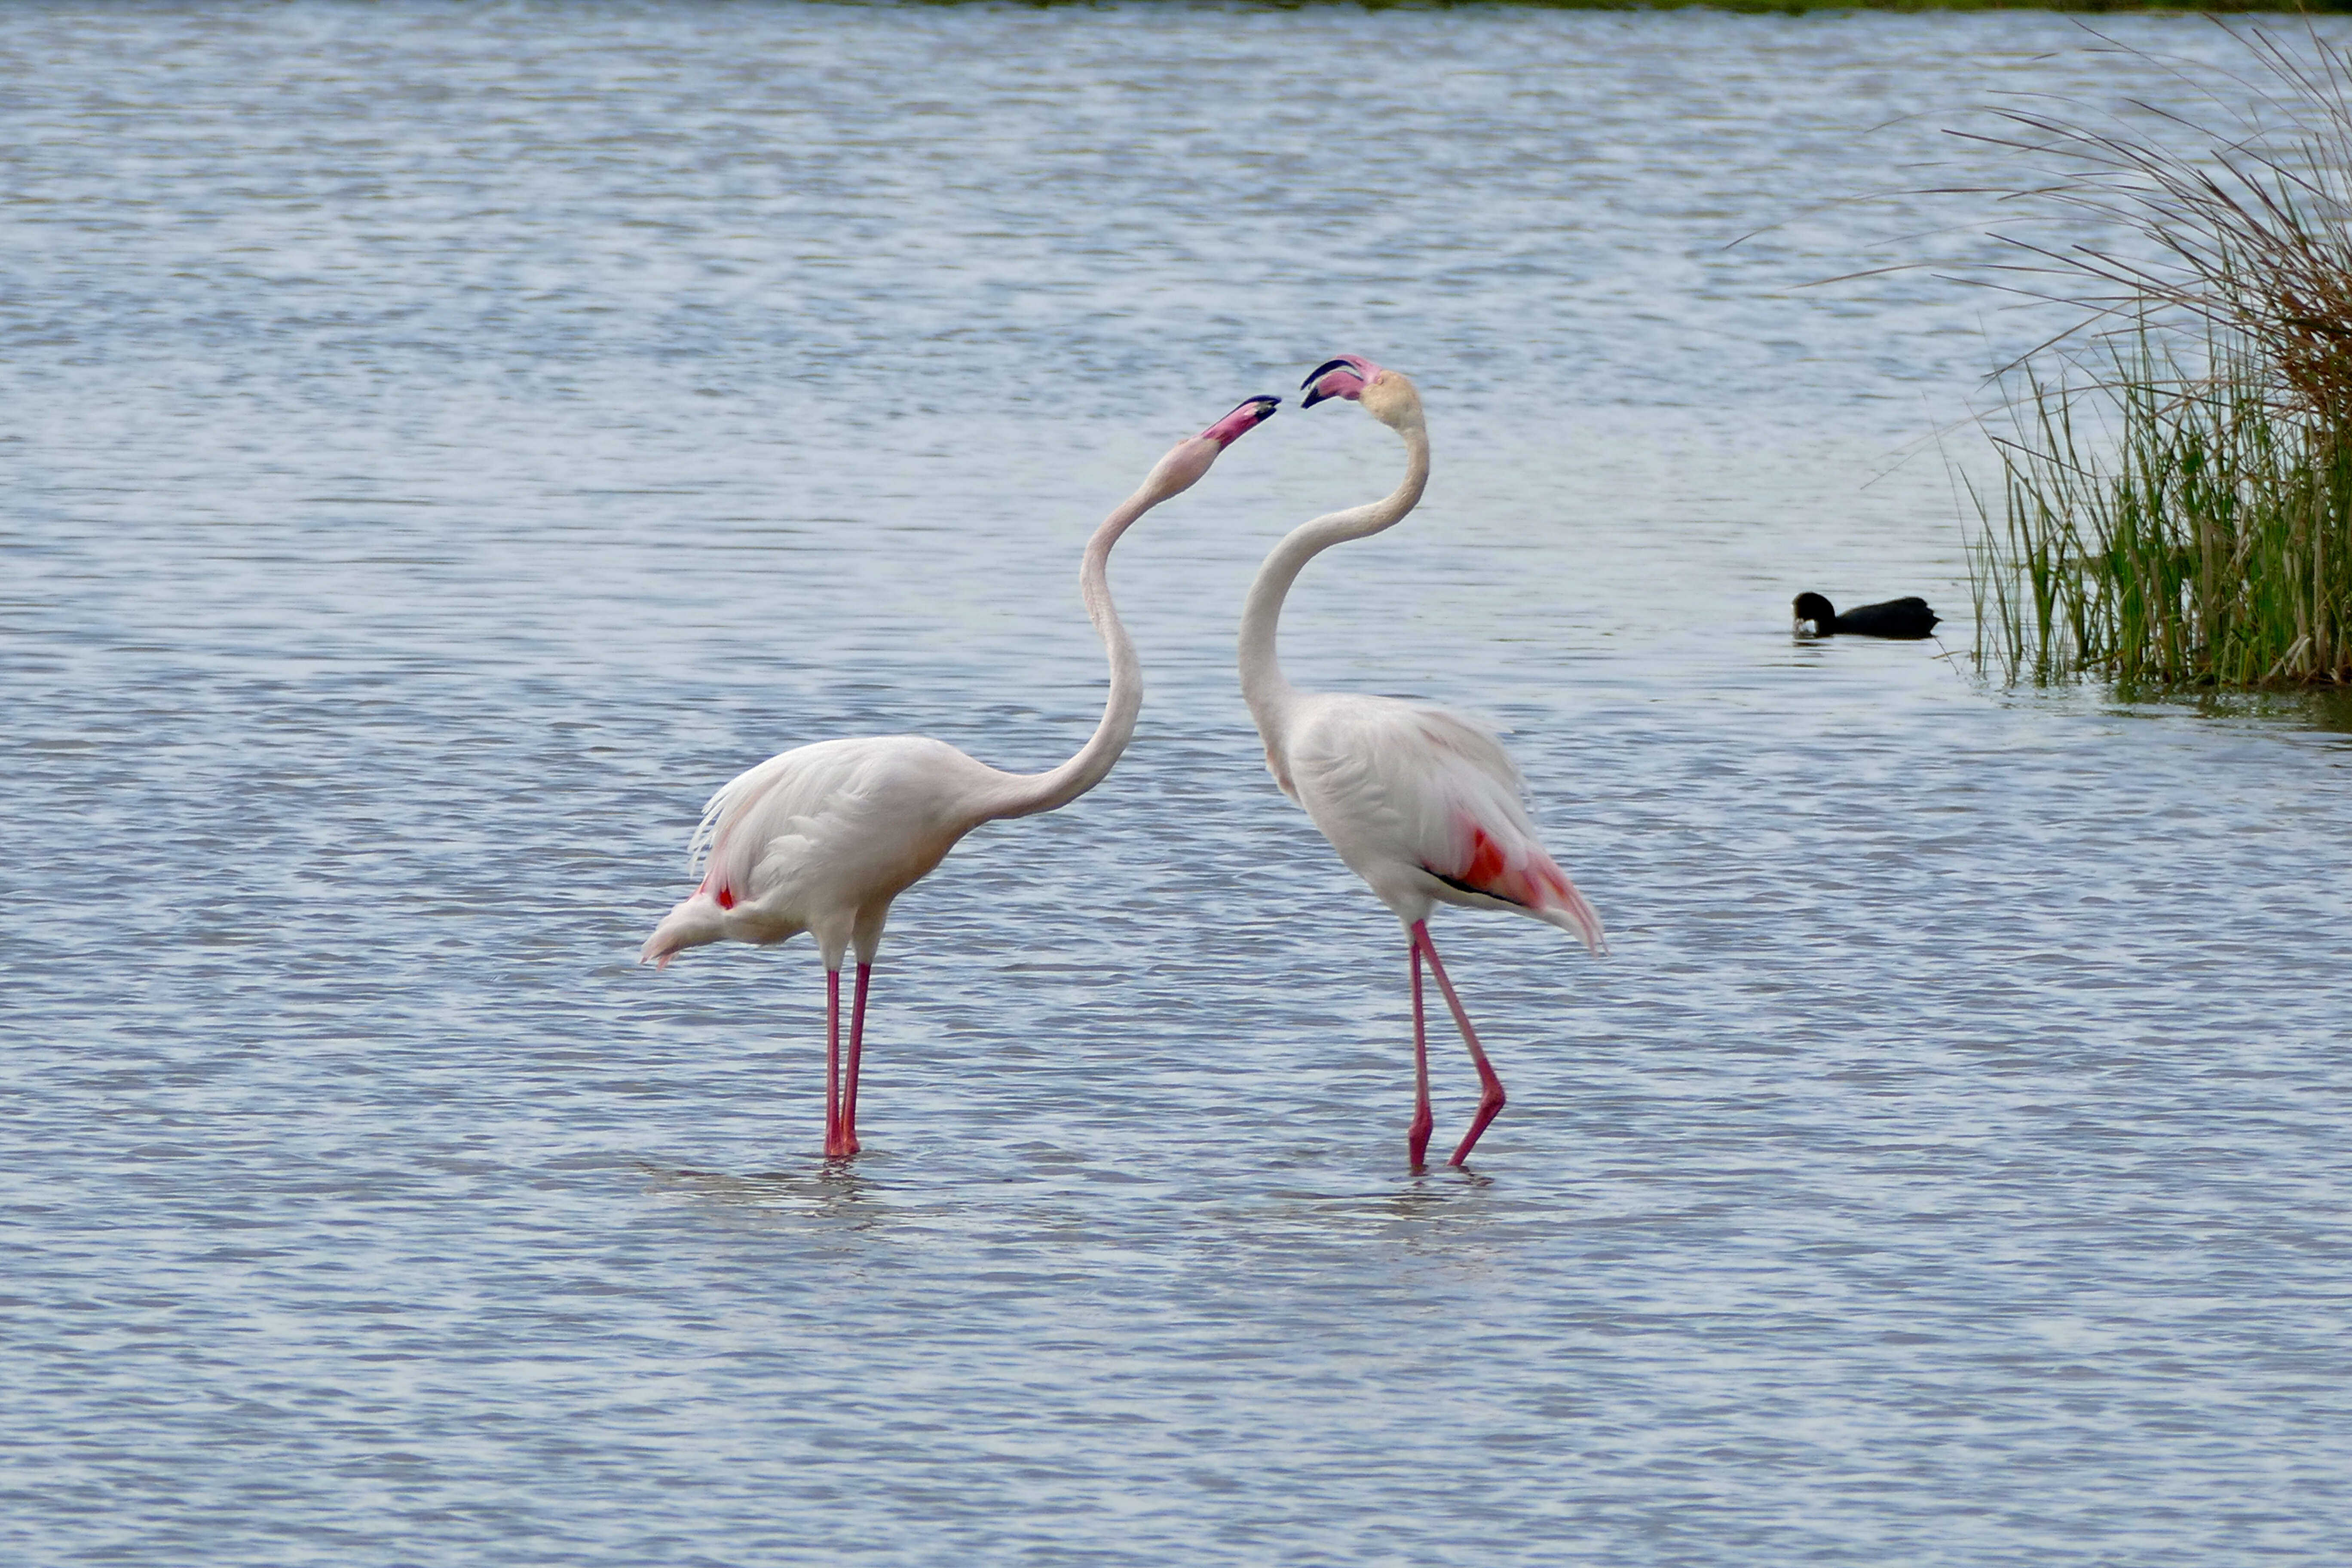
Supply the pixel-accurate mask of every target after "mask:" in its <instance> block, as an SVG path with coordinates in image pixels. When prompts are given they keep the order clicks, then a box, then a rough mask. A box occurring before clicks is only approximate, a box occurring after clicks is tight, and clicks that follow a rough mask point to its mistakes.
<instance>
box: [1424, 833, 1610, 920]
mask: <svg viewBox="0 0 2352 1568" xmlns="http://www.w3.org/2000/svg"><path fill="white" fill-rule="evenodd" d="M1468 826H1469V828H1470V859H1469V863H1468V864H1467V865H1465V866H1464V867H1463V868H1461V869H1460V870H1459V871H1456V872H1454V873H1451V874H1448V873H1446V872H1444V871H1441V870H1439V869H1437V868H1435V867H1433V866H1432V867H1426V868H1424V869H1426V870H1427V871H1428V872H1429V874H1430V875H1431V876H1433V877H1434V878H1436V879H1438V880H1439V881H1441V882H1444V883H1446V884H1447V885H1449V886H1451V887H1455V888H1459V889H1462V890H1463V891H1464V892H1465V893H1484V894H1486V897H1488V898H1490V899H1500V900H1502V901H1503V902H1505V903H1507V904H1517V905H1519V906H1520V907H1521V908H1523V909H1531V910H1540V909H1548V908H1550V907H1551V906H1553V905H1555V904H1560V903H1565V902H1567V901H1568V900H1570V898H1571V897H1572V896H1573V895H1572V894H1571V892H1570V887H1569V881H1568V879H1567V878H1566V877H1565V876H1563V875H1561V873H1560V869H1559V867H1557V866H1555V865H1553V864H1552V863H1551V861H1550V859H1549V858H1548V857H1547V856H1545V855H1544V854H1543V853H1542V852H1541V851H1537V852H1536V853H1533V854H1531V855H1529V856H1528V858H1527V859H1526V861H1525V862H1524V863H1523V864H1521V865H1518V866H1513V865H1512V864H1511V863H1510V859H1509V858H1508V857H1507V856H1506V855H1505V854H1504V853H1503V847H1502V846H1501V845H1499V844H1497V843H1496V842H1495V839H1494V836H1493V835H1491V834H1489V833H1488V832H1487V831H1486V829H1485V828H1483V827H1481V826H1478V825H1477V824H1475V823H1471V824H1469V825H1468Z"/></svg>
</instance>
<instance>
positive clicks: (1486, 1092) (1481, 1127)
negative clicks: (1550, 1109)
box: [1412, 921, 1503, 1165]
mask: <svg viewBox="0 0 2352 1568" xmlns="http://www.w3.org/2000/svg"><path fill="white" fill-rule="evenodd" d="M1412 933H1413V936H1414V937H1415V938H1416V939H1417V940H1418V941H1419V942H1420V943H1421V948H1422V951H1423V952H1426V953H1428V954H1429V972H1430V973H1432V974H1433V975H1435V976H1436V977H1437V989H1438V990H1439V991H1440V992H1441V993H1443V994H1444V997H1445V1005H1447V1006H1448V1007H1450V1008H1452V1009H1453V1010H1454V1026H1455V1027H1456V1028H1458V1029H1460V1030H1461V1031H1462V1043H1463V1044H1464V1045H1465V1046H1467V1047H1470V1060H1471V1061H1472V1063H1473V1064H1475V1066H1476V1067H1477V1068H1478V1082H1479V1084H1480V1086H1481V1090H1482V1091H1481V1093H1480V1094H1479V1096H1478V1114H1477V1115H1475V1116H1474V1117H1472V1118H1471V1119H1470V1131H1467V1132H1465V1133H1464V1134H1463V1135H1462V1142H1461V1145H1460V1146H1459V1147H1458V1148H1456V1149H1455V1150H1454V1158H1453V1159H1451V1160H1450V1161H1448V1162H1447V1163H1448V1164H1454V1165H1458V1164H1460V1163H1462V1162H1463V1161H1465V1160H1466V1159H1468V1158H1469V1157H1470V1151H1471V1150H1472V1149H1473V1148H1475V1147H1476V1146H1477V1142H1478V1135H1479V1134H1480V1133H1482V1132H1484V1131H1486V1123H1488V1122H1489V1121H1494V1120H1495V1118H1496V1115H1497V1114H1499V1113H1500V1112H1501V1110H1502V1109H1503V1080H1502V1079H1499V1078H1496V1076H1495V1068H1494V1065H1493V1064H1492V1063H1490V1062H1488V1061H1487V1060H1486V1052H1485V1051H1483V1050H1481V1049H1479V1047H1478V1033H1477V1031H1476V1030H1475V1029H1473V1028H1471V1026H1470V1015H1469V1014H1467V1013H1465V1012H1464V1011H1463V1010H1462V998H1461V997H1459V996H1456V995H1455V994H1454V982H1453V981H1451V980H1448V979H1447V978H1446V977H1445V964H1444V961H1443V960H1441V959H1440V958H1439V957H1438V956H1437V944H1436V943H1435V942H1432V941H1430V940H1429V927H1428V925H1427V924H1426V923H1424V922H1423V921H1413V922H1412Z"/></svg>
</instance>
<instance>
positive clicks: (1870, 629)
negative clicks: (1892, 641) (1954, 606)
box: [1797, 594, 1943, 637]
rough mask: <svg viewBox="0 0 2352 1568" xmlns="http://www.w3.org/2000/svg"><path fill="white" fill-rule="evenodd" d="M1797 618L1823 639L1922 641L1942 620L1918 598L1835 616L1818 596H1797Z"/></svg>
mask: <svg viewBox="0 0 2352 1568" xmlns="http://www.w3.org/2000/svg"><path fill="white" fill-rule="evenodd" d="M1797 618H1798V619H1799V620H1801V621H1811V622H1812V623H1813V630H1814V631H1816V632H1820V633H1822V634H1824V635H1827V634H1830V633H1841V632H1842V633H1843V634H1845V635H1846V636H1848V637H1926V636H1927V634H1928V633H1930V632H1932V631H1934V630H1935V629H1936V623H1937V621H1938V620H1941V619H1942V618H1943V617H1942V616H1938V615H1937V614H1936V612H1935V611H1933V610H1931V609H1929V608H1928V607H1927V600H1925V599H1919V598H1911V599H1889V600H1887V601H1886V603H1885V604H1883V605H1864V606H1863V607H1862V608H1860V609H1858V610H1848V611H1847V612H1846V613H1845V614H1844V615H1842V616H1841V615H1839V614H1838V613H1837V606H1836V605H1832V604H1831V603H1830V602H1829V601H1828V600H1827V599H1824V598H1822V596H1821V595H1819V594H1800V595H1797Z"/></svg>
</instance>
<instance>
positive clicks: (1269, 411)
mask: <svg viewBox="0 0 2352 1568" xmlns="http://www.w3.org/2000/svg"><path fill="white" fill-rule="evenodd" d="M1281 406H1282V399H1281V398H1279V397H1276V396H1274V395H1272V394H1270V393H1261V394H1260V395H1257V396H1255V397H1253V398H1251V399H1249V400H1248V401H1247V402H1245V403H1244V404H1242V405H1240V406H1239V407H1237V408H1235V409H1234V411H1233V412H1232V413H1231V414H1228V415H1226V416H1224V417H1223V419H1220V420H1218V421H1217V422H1216V423H1215V424H1214V425H1212V426H1209V427H1208V428H1207V429H1206V430H1203V431H1202V432H1201V438H1202V440H1204V441H1214V442H1215V443H1216V444H1217V445H1218V447H1220V448H1223V447H1230V446H1232V445H1233V444H1234V442H1235V441H1238V440H1240V439H1241V438H1242V437H1244V436H1246V435H1248V434H1249V433H1250V432H1251V431H1253V430H1255V429H1256V428H1257V427H1258V426H1261V425H1263V424H1265V422H1266V421H1267V420H1269V419H1271V418H1273V417H1274V413H1275V410H1276V409H1277V408H1279V407H1281Z"/></svg>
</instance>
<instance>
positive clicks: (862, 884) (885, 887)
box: [639, 397, 1282, 1160]
mask: <svg viewBox="0 0 2352 1568" xmlns="http://www.w3.org/2000/svg"><path fill="white" fill-rule="evenodd" d="M1281 401H1282V399H1280V398H1279V397H1253V398H1251V399H1250V400H1249V401H1248V402H1246V403H1244V404H1242V405H1240V406H1239V407H1237V408H1235V409H1234V411H1233V412H1232V413H1230V414H1228V415H1226V416H1224V417H1223V418H1222V419H1220V420H1218V421H1217V422H1216V423H1215V424H1213V425H1212V426H1209V427H1208V428H1207V429H1206V430H1203V431H1202V432H1201V433H1200V434H1199V435H1198V436H1195V437H1192V438H1190V439H1189V440H1184V441H1180V442H1178V443H1177V444H1176V446H1175V447H1172V448H1171V449H1170V451H1169V452H1168V454H1167V456H1165V457H1163V458H1160V461H1159V463H1158V464H1156V465H1155V466H1154V467H1153V468H1152V470H1151V472H1150V476H1149V477H1147V478H1146V479H1144V481H1143V484H1142V487H1141V488H1140V489H1138V490H1137V491H1136V492H1135V493H1134V494H1133V495H1131V496H1129V497H1128V498H1127V500H1125V501H1123V502H1121V503H1120V504H1119V506H1118V510H1115V511H1113V512H1112V513H1111V514H1110V515H1109V516H1108V517H1107V518H1105V519H1104V520H1103V521H1102V525H1101V526H1100V527H1098V528H1097V529H1096V530H1095V532H1094V536H1093V537H1092V538H1091V539H1089V540H1087V549H1086V555H1085V558H1084V561H1083V563H1082V564H1081V566H1080V568H1079V571H1078V585H1079V589H1080V592H1081V593H1083V594H1084V595H1085V597H1086V604H1087V616H1088V618H1089V619H1091V620H1092V621H1093V622H1094V626H1095V631H1096V633H1097V635H1098V636H1100V637H1101V638H1102V640H1103V646H1104V648H1105V650H1106V651H1107V652H1108V656H1109V658H1110V696H1109V698H1108V700H1107V701H1106V702H1105V703H1104V705H1103V716H1102V722H1101V723H1100V724H1098V725H1097V726H1096V728H1095V732H1094V735H1093V737H1092V738H1091V739H1090V740H1088V741H1087V743H1086V744H1085V745H1084V746H1082V747H1080V748H1079V749H1078V752H1077V753H1076V755H1075V756H1073V757H1071V758H1070V760H1069V761H1067V762H1066V763H1063V764H1062V765H1061V766H1059V767H1057V768H1055V769H1052V770H1051V771H1049V772H1046V773H1000V772H999V771H997V770H996V769H994V768H992V767H990V766H988V765H987V764H986V763H982V762H979V761H976V760H975V759H973V758H971V757H970V756H967V755H966V754H965V753H963V752H960V751H958V750H957V749H956V748H955V747H953V746H950V745H949V744H948V743H947V742H944V741H934V740H931V739H929V738H928V737H926V736H922V735H877V736H868V737H865V738H861V739H857V740H848V741H819V742H816V743H814V745H807V746H802V747H800V748H798V749H797V750H794V751H790V752H784V753H783V754H782V755H781V756H774V757H770V758H769V759H768V760H767V761H766V762H764V763H761V764H760V765H759V766H757V767H755V768H752V769H751V770H749V771H748V772H746V773H739V774H737V775H736V776H735V777H734V778H733V779H731V780H730V781H729V782H728V783H727V784H725V785H724V786H722V787H721V788H720V789H719V793H718V794H716V795H712V796H711V797H710V803H709V805H706V806H705V807H704V808H703V812H702V822H701V826H698V828H697V829H696V830H695V834H694V838H693V841H692V843H691V845H690V846H689V847H688V869H689V870H697V869H698V870H700V871H701V873H702V880H701V882H700V883H699V884H698V886H697V887H696V888H695V889H694V891H693V892H692V893H690V894H688V896H687V897H686V898H685V899H684V900H681V901H680V902H679V903H678V905H677V907H676V908H675V909H673V910H670V911H669V913H668V914H667V915H666V916H664V917H663V919H662V921H661V923H660V924H659V925H658V926H656V928H655V929H654V933H653V935H651V936H649V937H647V938H646V944H645V948H644V950H643V952H641V953H640V954H639V962H640V963H642V962H644V961H645V960H646V959H651V960H652V961H653V962H654V963H655V965H656V967H657V968H667V967H668V965H669V961H670V960H671V959H673V958H675V957H677V954H678V953H679V952H683V951H684V950H686V949H687V948H689V947H698V946H700V945H701V944H703V943H705V942H720V941H725V940H730V939H731V940H733V941H737V942H760V943H766V942H783V941H786V940H787V939H789V938H791V937H794V936H797V935H799V934H800V933H801V932H803V931H808V932H810V933H811V934H812V935H814V937H815V939H816V945H817V953H818V956H819V957H820V958H822V959H823V960H824V1152H825V1158H826V1159H828V1160H846V1159H848V1158H850V1157H851V1156H853V1155H855V1154H856V1152H857V1151H858V1147H859V1145H858V1141H857V1069H858V1062H859V1058H860V1056H861V1055H862V1052H863V1049H864V1046H865V1038H866V987H867V985H868V984H870V982H871V980H872V978H873V971H874V956H875V952H876V951H877V949H878V948H879V947H880V946H881V942H882V927H883V922H884V921H886V920H887V919H888V918H889V914H890V901H891V900H893V899H896V898H897V897H898V895H899V894H900V893H903V892H905V891H906V890H907V889H908V888H909V887H911V886H913V885H914V884H915V882H917V881H918V880H919V879H921V878H922V877H923V876H924V875H926V874H927V873H928V872H929V871H930V869H931V868H933V867H935V866H937V865H938V864H939V863H940V860H942V859H944V858H946V856H947V853H948V851H949V850H950V849H952V848H953V847H955V845H956V841H957V840H958V839H960V838H961V837H963V836H964V835H965V834H967V833H970V832H971V830H972V829H973V828H975V827H978V826H980V825H981V824H982V823H983V822H993V821H995V820H997V819H998V818H1001V817H1011V816H1035V815H1036V814H1037V813H1039V812H1044V811H1052V810H1054V809H1055V807H1057V806H1063V805H1068V804H1069V803H1070V802H1072V801H1074V800H1076V799H1077V798H1078V796H1080V795H1084V794H1086V793H1087V791H1088V790H1090V789H1092V788H1094V787H1095V785H1097V784H1100V783H1101V782H1102V781H1103V779H1104V777H1105V776H1106V775H1107V774H1108V773H1109V772H1110V770H1111V767H1112V764H1114V763H1117V762H1118V758H1119V753H1120V752H1124V751H1125V750H1126V749H1127V742H1128V740H1129V737H1130V736H1131V735H1133V734H1134V733H1135V716H1136V713H1137V710H1139V709H1140V708H1141V707H1142V705H1143V674H1142V669H1141V667H1140V666H1139V664H1138V663H1137V661H1136V657H1135V644H1134V642H1133V641H1132V640H1131V639H1130V638H1129V637H1128V635H1127V628H1126V626H1123V625H1121V624H1120V622H1119V618H1118V608H1117V607H1116V606H1115V605H1113V604H1112V603H1111V597H1110V584H1109V579H1108V571H1109V563H1110V551H1111V546H1112V545H1114V544H1117V543H1118V540H1119V536H1120V535H1121V534H1123V533H1125V532H1126V531H1127V530H1128V529H1129V526H1131V525H1132V524H1133V523H1134V522H1135V521H1136V520H1137V519H1138V518H1140V517H1141V516H1142V515H1143V514H1144V513H1145V512H1147V511H1150V510H1151V509H1152V508H1153V507H1155V506H1158V505H1159V504H1160V502H1161V501H1164V500H1168V499H1169V498H1170V497H1171V496H1174V495H1178V494H1181V492H1183V491H1184V490H1187V489H1191V488H1192V486H1193V485H1194V484H1196V483H1198V482H1199V480H1200V479H1201V477H1202V475H1204V474H1206V473H1207V472H1208V471H1209V468H1210V466H1211V465H1212V464H1213V463H1214V462H1215V461H1216V460H1217V457H1218V454H1220V453H1221V452H1223V450H1224V449H1225V448H1226V447H1228V446H1231V445H1232V444H1233V443H1234V441H1236V440H1238V439H1239V438H1240V437H1242V436H1244V435H1245V434H1246V433H1248V432H1249V431H1250V430H1252V429H1254V428H1255V427H1256V426H1259V425H1261V424H1264V423H1265V421H1266V420H1267V419H1269V418H1271V417H1272V416H1273V415H1274V411H1275V408H1276V405H1279V404H1280V403H1281ZM851 946H855V947H856V950H857V986H856V995H855V997H854V999H853V1000H852V1002H851V1005H850V1016H849V1063H848V1073H847V1079H846V1082H844V1075H843V1072H842V1062H841V961H842V957H843V954H844V952H845V950H846V949H848V948H849V947H851Z"/></svg>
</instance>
